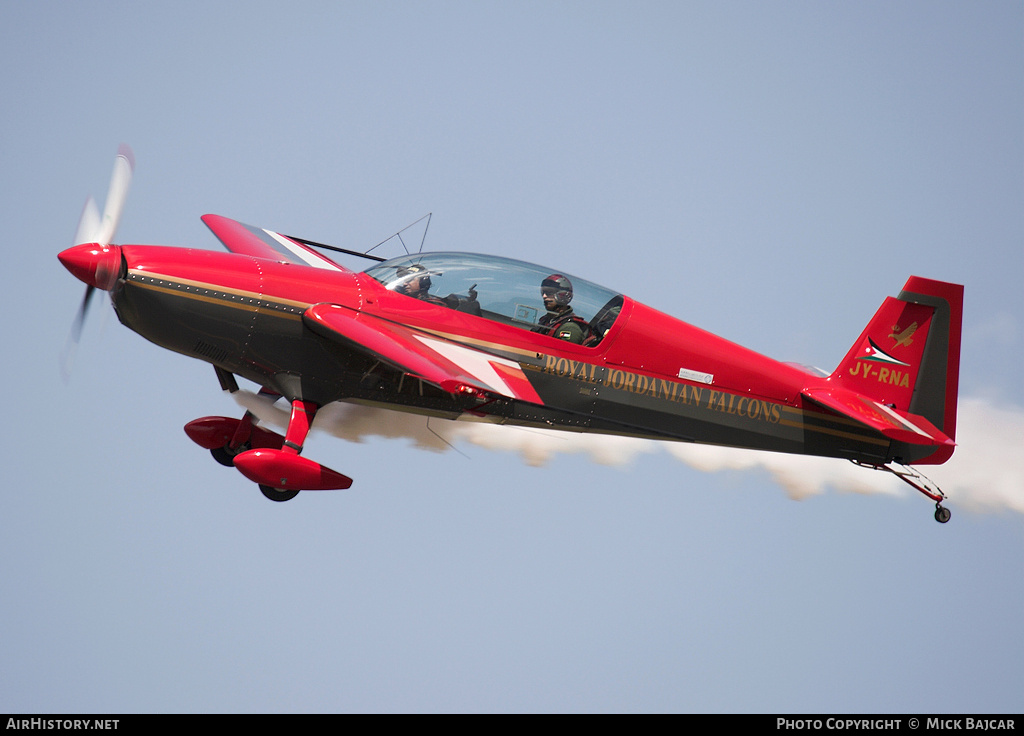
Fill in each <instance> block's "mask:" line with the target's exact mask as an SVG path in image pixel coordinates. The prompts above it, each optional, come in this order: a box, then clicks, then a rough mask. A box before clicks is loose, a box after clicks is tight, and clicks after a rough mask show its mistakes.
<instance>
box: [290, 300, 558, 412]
mask: <svg viewBox="0 0 1024 736" xmlns="http://www.w3.org/2000/svg"><path fill="white" fill-rule="evenodd" d="M302 318H303V321H304V322H305V324H306V326H307V327H309V329H311V330H312V331H313V332H315V333H317V334H318V335H322V336H323V337H326V338H328V339H331V340H335V341H337V342H340V343H343V344H344V345H346V346H347V347H349V348H351V349H354V350H358V351H360V352H362V353H365V354H367V355H370V356H372V357H373V358H375V359H377V360H381V361H383V362H385V363H387V364H388V365H391V366H392V367H394V368H397V369H398V370H400V371H402V372H404V373H408V374H410V375H412V376H415V377H416V378H421V379H423V380H424V381H427V382H428V383H432V384H434V385H435V386H438V387H439V388H441V389H442V390H444V391H447V392H449V393H453V394H458V393H469V394H478V395H482V394H487V395H493V396H504V397H506V398H510V399H519V400H522V401H528V402H530V403H533V404H542V403H544V402H542V401H541V399H540V397H539V396H538V395H537V392H536V391H535V390H534V388H533V386H532V385H531V384H530V381H529V380H528V379H527V378H526V374H524V373H523V369H522V368H521V367H520V366H519V364H518V363H516V362H515V361H513V360H508V359H506V358H501V357H499V356H497V355H491V354H490V353H485V352H483V351H482V350H476V349H474V348H470V347H467V346H465V345H461V344H459V343H456V342H453V341H451V340H445V339H444V338H441V337H437V336H436V335H432V334H429V333H426V332H421V331H419V330H414V329H412V328H409V327H405V326H404V325H400V324H397V323H395V322H389V321H388V320H385V319H381V318H379V317H374V316H372V315H369V314H366V313H363V312H357V311H355V310H352V309H348V308H347V307H342V306H339V305H337V304H315V305H313V306H312V307H310V308H309V309H307V310H306V311H305V312H304V313H303V316H302Z"/></svg>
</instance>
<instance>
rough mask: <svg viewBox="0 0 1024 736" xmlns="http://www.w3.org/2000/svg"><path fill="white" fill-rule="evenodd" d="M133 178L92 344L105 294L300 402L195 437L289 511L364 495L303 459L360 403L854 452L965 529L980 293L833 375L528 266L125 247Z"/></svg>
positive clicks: (878, 319) (123, 155)
mask: <svg viewBox="0 0 1024 736" xmlns="http://www.w3.org/2000/svg"><path fill="white" fill-rule="evenodd" d="M133 166H134V162H133V158H132V154H131V151H130V150H129V149H128V148H127V147H122V149H121V151H120V152H119V154H118V157H117V159H116V163H115V166H114V174H113V177H112V181H111V186H110V192H109V194H108V196H107V202H106V209H105V211H104V213H103V214H102V215H100V213H99V211H98V208H97V207H96V205H95V204H94V203H93V202H92V200H91V199H90V201H89V203H87V206H86V210H85V212H84V214H83V216H82V220H81V222H80V224H79V231H78V236H77V238H76V243H77V245H75V246H73V247H71V248H69V249H67V250H65V251H64V252H62V253H61V254H60V256H59V258H60V261H61V263H63V264H64V266H65V267H66V268H67V269H68V270H69V271H71V273H72V274H74V275H75V276H76V277H77V278H79V279H80V280H81V281H84V282H85V283H86V285H87V288H86V296H85V301H84V302H83V304H82V311H81V312H80V314H79V318H78V320H76V324H75V327H74V328H73V334H74V336H75V339H76V340H77V333H79V332H80V330H81V318H82V316H83V315H84V312H85V309H86V307H87V305H88V301H89V298H90V296H91V295H92V294H93V292H94V290H95V289H102V290H104V291H107V292H109V293H110V298H111V301H112V302H113V305H114V310H115V311H116V312H117V316H118V318H119V319H120V320H121V322H122V323H123V324H124V325H126V326H127V327H129V328H130V329H132V330H134V331H135V332H138V333H139V334H140V335H142V336H143V337H145V338H146V339H148V340H150V341H152V342H154V343H156V344H157V345H159V346H161V347H164V348H167V349H169V350H173V351H175V352H178V353H182V354H184V355H188V356H191V357H193V358H198V359H199V360H202V361H205V362H207V363H211V364H212V365H213V367H214V370H215V371H216V373H217V376H218V378H219V380H220V385H221V387H222V388H223V389H224V390H228V391H236V390H238V384H237V382H236V376H242V377H244V378H246V379H248V380H250V381H252V382H254V383H256V384H258V385H260V386H261V387H262V389H261V393H263V394H266V395H270V396H275V397H278V398H279V397H284V398H285V399H287V400H288V401H289V402H290V403H291V418H290V420H289V422H288V427H287V430H286V432H285V435H284V436H283V437H282V436H281V435H279V434H277V433H275V432H272V431H270V430H268V429H266V428H264V427H261V426H259V425H258V423H257V422H256V420H255V417H254V416H253V415H252V414H251V413H249V412H246V414H245V415H244V416H243V417H242V418H240V419H235V418H230V417H204V418H201V419H196V420H195V421H193V422H190V423H189V424H187V425H186V426H185V431H186V432H187V433H188V436H189V437H190V438H192V440H194V441H195V442H196V443H197V444H199V445H200V446H202V447H204V448H206V449H208V450H210V451H211V452H212V454H213V456H214V457H215V458H217V459H218V460H219V461H220V462H222V463H223V464H225V465H233V466H234V467H236V468H238V470H239V471H241V472H242V474H243V475H245V476H246V477H247V478H249V479H250V480H252V481H255V482H256V483H258V484H259V487H260V489H261V490H262V492H263V494H264V495H265V496H267V497H268V498H270V499H272V500H275V501H285V500H288V499H290V498H292V497H294V496H295V495H296V494H297V493H298V492H299V491H300V490H330V489H340V488H348V487H349V486H350V485H351V483H352V481H351V479H349V478H347V477H346V476H344V475H342V474H340V473H337V472H335V471H333V470H331V469H329V468H326V467H324V466H322V465H320V464H318V463H316V462H314V461H313V460H310V459H308V458H305V457H303V456H302V455H301V453H302V445H303V442H304V441H305V439H306V435H307V433H308V432H309V429H310V425H311V424H312V422H313V418H314V416H315V414H316V412H317V410H318V409H319V408H320V407H322V406H324V405H326V404H329V403H330V402H333V401H344V402H353V403H362V404H368V405H374V406H381V407H386V408H389V409H397V410H401V411H410V412H416V413H420V414H425V415H428V416H435V417H443V418H446V419H452V420H454V419H459V418H465V419H474V420H477V421H489V422H495V423H500V424H513V425H521V426H530V427H544V428H552V429H559V430H566V431H571V432H598V433H606V434H621V435H630V436H634V437H645V438H650V439H657V440H674V441H679V442H698V443H710V444H716V445H727V446H732V447H740V448H752V449H758V450H771V451H776V452H787V453H797V454H807V455H819V456H827V457H835V458H845V459H847V460H851V461H853V462H855V463H857V464H859V465H864V466H867V467H870V468H875V469H880V470H885V471H888V472H891V473H894V474H896V475H897V476H898V477H900V478H901V479H902V480H904V481H906V482H907V483H909V484H910V485H911V486H913V487H914V488H916V489H917V490H918V491H920V492H921V493H923V494H924V495H926V496H928V497H929V498H930V499H932V500H933V501H935V506H936V511H935V518H936V519H937V520H938V521H940V522H946V521H948V520H949V510H948V509H947V508H945V507H944V506H943V505H942V501H943V500H944V499H945V495H944V494H943V493H942V491H941V490H939V488H938V487H936V486H935V485H934V484H933V483H932V482H931V481H929V480H928V479H927V478H926V477H924V476H923V475H921V474H920V473H919V472H918V471H916V470H914V469H913V468H912V467H911V466H913V465H935V464H941V463H943V462H945V461H946V460H948V459H949V457H950V456H951V455H952V453H953V449H954V441H953V440H954V437H955V429H956V409H957V385H958V380H959V367H960V329H961V317H962V306H963V287H962V286H959V285H956V284H949V283H944V282H940V281H932V280H929V279H925V278H919V277H916V276H912V277H911V278H910V279H909V280H908V281H907V283H906V285H905V286H904V287H903V290H902V291H901V292H900V294H899V296H898V297H896V298H892V297H889V298H887V299H886V300H885V302H884V303H883V304H882V306H881V308H880V309H879V310H878V311H877V312H876V313H875V316H874V317H873V318H872V319H871V321H870V322H869V323H868V325H867V327H866V328H865V329H864V331H863V332H862V333H861V335H860V337H858V338H857V340H856V341H855V342H854V343H853V345H852V347H851V348H850V350H849V352H848V353H847V354H846V357H845V358H843V360H842V362H841V363H840V364H839V367H838V368H836V369H835V370H834V371H833V372H832V373H831V374H829V375H824V374H820V373H816V372H813V371H810V370H808V369H806V368H802V367H798V366H795V365H792V364H789V363H781V362H778V361H776V360H773V359H771V358H768V357H765V356H763V355H760V354H758V353H756V352H753V351H751V350H748V349H746V348H743V347H740V346H739V345H736V344H734V343H732V342H729V341H727V340H724V339H722V338H720V337H716V336H715V335H712V334H710V333H708V332H705V331H704V330H701V329H699V328H697V327H694V326H693V325H689V324H687V323H685V322H682V321H680V320H677V319H674V318H672V317H670V316H668V315H666V314H663V313H661V312H658V311H656V310H654V309H651V308H650V307H647V306H645V305H643V304H641V303H640V302H637V301H634V300H633V299H631V298H629V297H627V296H624V295H622V294H619V293H616V292H614V291H610V290H608V289H605V288H603V287H600V286H597V285H595V284H592V283H589V282H587V281H584V280H583V279H580V278H577V277H575V276H571V275H566V274H564V273H563V272H555V271H553V270H552V269H549V268H543V267H540V266H535V265H532V264H529V263H523V262H521V261H516V260H511V259H508V258H500V257H497V256H490V255H475V254H470V253H417V254H414V255H406V256H402V257H399V258H395V259H392V260H384V259H381V258H379V257H376V256H372V255H371V256H366V257H369V258H371V259H372V260H373V261H374V265H373V266H371V267H370V268H368V269H367V270H365V271H363V272H361V273H357V272H353V271H351V270H349V269H347V268H345V267H343V266H340V265H338V264H337V263H335V262H334V261H333V260H331V259H329V258H328V257H326V256H325V255H323V254H322V253H321V252H320V250H317V249H316V247H315V246H320V245H321V244H318V243H313V242H312V241H307V240H303V239H301V238H296V237H289V236H285V235H281V234H280V233H276V232H272V231H270V230H264V229H260V228H256V227H251V226H249V225H244V224H242V223H239V222H236V221H234V220H229V219H227V218H224V217H220V216H217V215H206V216H204V217H203V218H202V219H203V221H204V222H205V223H206V225H207V226H208V227H209V228H210V230H212V231H213V234H214V235H215V236H216V237H217V238H218V239H219V240H220V241H221V242H222V243H223V244H224V246H225V247H226V248H227V250H228V251H229V252H227V253H219V252H214V251H208V250H194V249H190V248H177V247H166V246H150V245H112V244H111V241H112V240H113V238H114V233H115V231H116V228H117V223H118V220H119V219H120V214H121V210H122V208H123V204H124V199H125V196H126V193H127V190H128V184H129V182H130V179H131V174H132V169H133ZM323 247H324V248H329V246H323ZM343 252H347V253H352V252H351V251H343ZM352 254H353V255H364V256H365V254H359V253H352Z"/></svg>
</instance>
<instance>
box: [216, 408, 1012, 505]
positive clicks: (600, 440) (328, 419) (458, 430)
mask: <svg viewBox="0 0 1024 736" xmlns="http://www.w3.org/2000/svg"><path fill="white" fill-rule="evenodd" d="M235 397H236V399H237V400H238V402H239V403H240V404H241V405H242V406H244V407H245V408H246V409H249V410H250V411H252V413H253V414H255V415H256V416H257V417H259V419H260V420H261V421H263V422H265V423H269V424H273V425H275V426H277V427H281V428H283V427H285V426H287V423H288V409H287V407H286V406H285V405H283V404H282V405H280V406H278V405H273V404H272V402H270V401H269V400H268V399H266V398H264V397H261V396H258V395H256V394H254V393H251V392H248V391H239V392H238V393H236V394H235ZM313 426H314V428H315V429H318V430H322V431H327V432H330V433H331V434H333V435H335V436H337V437H340V438H342V439H346V440H349V441H351V442H365V441H366V439H367V438H369V437H391V438H405V439H410V440H412V441H413V443H414V444H415V446H416V447H418V448H421V449H426V450H432V451H434V452H443V451H445V450H448V449H450V448H453V447H455V446H456V444H457V443H459V442H460V441H461V442H466V443H469V444H473V445H477V446H479V447H484V448H486V449H489V450H503V451H510V452H517V453H519V455H520V456H521V457H522V459H523V461H524V462H526V463H527V464H529V465H532V466H543V465H545V464H547V463H548V462H549V461H550V460H551V459H552V457H553V456H555V455H563V454H587V455H589V456H590V458H591V459H592V460H593V461H595V462H598V463H600V464H602V465H609V466H623V465H628V464H629V463H631V462H632V461H633V460H635V459H636V458H637V457H638V456H639V455H642V454H645V453H651V452H657V451H660V450H665V451H667V452H668V453H670V454H671V455H672V456H673V457H675V458H676V459H678V460H680V461H681V462H684V463H686V464H687V465H689V466H691V467H693V468H695V469H697V470H701V471H704V472H709V473H710V472H720V471H723V470H740V471H742V470H753V469H763V470H767V471H768V472H769V473H770V474H771V476H772V477H773V478H774V479H775V481H776V482H777V483H778V484H779V485H780V486H782V487H783V488H784V489H785V491H786V493H787V494H788V495H789V496H790V498H794V499H803V498H807V497H809V496H813V495H817V494H821V493H825V492H826V491H827V490H829V489H832V490H836V491H844V492H853V493H872V494H874V493H884V494H890V495H898V494H901V493H906V492H911V493H912V491H911V490H910V488H909V486H906V485H905V484H904V483H903V482H902V481H900V480H899V479H897V478H896V477H894V476H893V475H891V474H889V473H880V472H875V471H871V470H868V469H865V468H860V467H857V466H856V465H853V464H852V463H848V462H844V461H842V460H836V459H833V458H819V457H807V456H802V455H785V454H780V453H774V452H760V451H756V450H739V449H734V448H729V447H715V446H711V445H693V444H685V443H676V442H656V441H653V440H641V439H636V438H633V437H619V436H612V435H597V434H582V433H577V432H558V431H554V430H546V429H525V428H520V427H505V426H501V425H497V424H493V423H491V422H487V421H479V420H469V421H466V420H460V421H456V422H451V421H446V420H444V419H429V420H428V419H427V418H426V417H424V416H420V415H416V414H408V413H404V412H397V411H390V410H388V409H378V408H372V407H367V406H362V405H357V404H330V405H328V406H325V407H323V408H322V409H321V410H320V411H319V412H318V413H317V417H316V422H315V423H314V425H313ZM1022 450H1024V411H1022V410H1020V409H1016V408H1014V409H1005V408H998V407H996V406H994V405H993V404H992V403H991V402H989V401H986V400H984V399H962V400H961V401H960V404H959V407H958V421H957V449H956V452H954V454H953V457H952V459H950V460H949V461H948V462H947V463H946V464H945V465H942V466H934V467H925V466H922V467H921V468H920V470H923V471H924V472H925V474H926V475H928V476H930V477H931V478H932V480H934V481H935V482H936V483H937V484H938V485H939V486H940V487H941V488H942V489H943V491H944V492H945V493H946V495H947V496H949V499H950V503H951V504H956V505H957V506H958V507H961V508H967V509H972V510H975V511H999V510H1003V509H1010V510H1013V511H1017V512H1020V513H1024V452H1022Z"/></svg>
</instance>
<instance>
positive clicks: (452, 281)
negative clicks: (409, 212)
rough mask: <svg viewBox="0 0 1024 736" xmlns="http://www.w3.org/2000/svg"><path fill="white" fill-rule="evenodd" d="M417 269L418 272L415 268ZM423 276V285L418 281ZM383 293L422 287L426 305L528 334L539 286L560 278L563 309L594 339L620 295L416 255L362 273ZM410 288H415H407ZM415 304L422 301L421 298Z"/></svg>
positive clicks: (500, 266) (509, 266)
mask: <svg viewBox="0 0 1024 736" xmlns="http://www.w3.org/2000/svg"><path fill="white" fill-rule="evenodd" d="M417 267H418V268H417ZM424 271H425V272H426V275H427V276H429V279H427V283H426V284H425V283H424V281H423V280H422V277H423V276H424ZM365 273H366V274H368V275H369V276H372V277H373V278H374V279H376V280H377V281H379V282H380V283H382V284H383V285H384V286H386V287H387V288H388V289H389V290H392V291H397V292H398V293H404V294H409V293H410V291H409V289H410V284H412V283H413V282H414V280H415V279H417V278H419V279H421V281H420V282H419V283H418V284H416V286H419V287H423V286H424V285H426V287H427V290H428V291H429V294H430V296H431V298H432V299H431V300H432V301H433V300H438V301H443V302H444V304H445V305H446V306H448V307H450V308H452V309H458V310H459V311H462V312H469V313H472V314H477V315H479V316H481V317H485V318H487V319H491V320H495V321H499V322H503V323H505V324H511V325H514V326H516V327H520V328H522V329H526V330H532V329H534V328H535V327H537V325H538V321H539V320H540V318H541V317H542V316H544V314H545V313H546V310H545V308H544V302H543V301H542V300H541V282H543V281H544V280H545V279H546V278H548V277H549V276H552V275H553V274H560V275H562V276H564V277H565V278H567V279H568V280H569V281H570V283H571V284H572V297H571V301H570V303H569V306H571V307H572V309H573V312H574V313H575V314H576V316H578V317H580V318H582V319H583V320H585V321H586V322H588V323H590V325H591V326H592V328H594V332H595V333H596V334H597V336H598V338H600V337H601V336H603V334H604V333H605V332H606V331H607V329H608V327H609V326H610V325H611V323H612V321H614V319H615V317H616V316H617V315H618V310H619V308H620V307H621V306H622V295H621V294H617V293H615V292H614V291H611V290H610V289H606V288H604V287H602V286H597V285H596V284H592V283H591V282H589V281H585V280H583V279H581V278H577V277H576V276H571V275H569V274H566V273H565V272H564V271H554V270H552V269H550V268H545V267H543V266H537V265H534V264H532V263H524V262H523V261H517V260H514V259H511V258H501V257H500V256H490V255H481V254H476V253H418V254H416V255H411V256H402V257H400V258H393V259H391V260H390V261H385V262H383V263H380V264H378V265H376V266H373V267H372V268H368V269H367V270H366V271H365ZM413 288H415V287H413ZM420 298H424V297H423V296H422V295H421V296H420Z"/></svg>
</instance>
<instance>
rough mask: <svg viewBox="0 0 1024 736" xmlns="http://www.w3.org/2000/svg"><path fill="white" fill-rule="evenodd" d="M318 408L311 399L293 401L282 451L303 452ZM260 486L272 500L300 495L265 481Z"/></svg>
mask: <svg viewBox="0 0 1024 736" xmlns="http://www.w3.org/2000/svg"><path fill="white" fill-rule="evenodd" d="M318 408H319V407H318V406H317V405H316V404H314V403H313V402H311V401H302V400H301V399H296V400H295V401H293V402H292V415H291V417H290V418H289V419H288V429H287V431H286V432H285V435H284V444H283V445H282V446H281V452H284V453H287V454H289V455H301V454H302V445H303V443H304V442H305V441H306V435H308V434H309V428H310V427H311V426H312V425H313V419H314V417H316V411H317V409H318ZM246 414H248V412H246ZM259 487H260V491H261V492H262V493H263V495H264V496H266V497H267V498H269V499H270V500H271V501H290V500H292V499H293V498H295V497H296V496H297V495H299V492H298V491H290V490H286V489H284V488H274V487H273V486H269V485H266V484H264V483H260V484H259Z"/></svg>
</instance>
